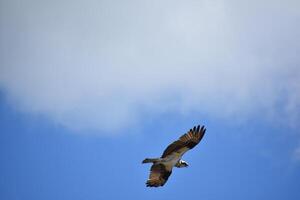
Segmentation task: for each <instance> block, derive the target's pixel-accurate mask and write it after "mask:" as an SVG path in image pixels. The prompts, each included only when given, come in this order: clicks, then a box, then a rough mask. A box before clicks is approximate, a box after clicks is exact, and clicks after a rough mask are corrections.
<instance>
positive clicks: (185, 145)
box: [161, 125, 206, 158]
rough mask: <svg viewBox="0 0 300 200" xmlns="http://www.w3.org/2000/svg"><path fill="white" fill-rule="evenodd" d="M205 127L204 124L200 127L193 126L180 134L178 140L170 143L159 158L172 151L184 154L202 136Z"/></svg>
mask: <svg viewBox="0 0 300 200" xmlns="http://www.w3.org/2000/svg"><path fill="white" fill-rule="evenodd" d="M205 131H206V129H205V128H204V126H202V127H201V128H200V125H199V126H197V127H196V126H195V127H194V128H193V129H190V130H189V131H188V132H187V133H186V134H184V135H182V136H181V137H180V138H179V139H178V140H176V141H175V142H173V143H172V144H170V145H169V146H168V147H167V148H166V149H165V151H164V152H163V155H162V156H161V158H164V157H166V156H168V155H170V154H172V153H174V152H177V153H180V154H184V153H185V152H186V151H188V150H190V149H192V148H194V147H195V146H196V145H197V144H198V143H199V142H200V141H201V139H202V138H203V135H204V134H205Z"/></svg>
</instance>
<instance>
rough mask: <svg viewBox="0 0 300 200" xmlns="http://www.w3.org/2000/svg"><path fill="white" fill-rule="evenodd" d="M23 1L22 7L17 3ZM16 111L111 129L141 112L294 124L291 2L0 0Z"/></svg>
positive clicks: (299, 71) (1, 75) (8, 84)
mask: <svg viewBox="0 0 300 200" xmlns="http://www.w3.org/2000/svg"><path fill="white" fill-rule="evenodd" d="M20 4H23V5H20ZM0 9H1V10H0V11H1V12H0V13H1V14H0V15H1V16H0V27H1V38H0V39H1V47H0V52H1V59H0V60H1V61H0V64H1V69H0V86H1V87H2V89H3V90H5V91H6V92H7V93H8V94H9V96H10V98H11V100H12V101H14V102H15V103H14V104H15V105H16V106H17V107H18V109H21V110H25V111H28V112H35V113H36V112H37V113H42V114H44V115H47V116H49V117H50V118H51V119H53V120H54V121H57V122H59V123H61V124H63V125H65V126H67V127H69V128H73V129H100V130H101V129H102V130H109V131H112V130H113V129H119V128H122V127H124V126H130V125H132V124H135V123H138V119H139V118H140V115H141V114H142V113H145V112H147V113H152V114H160V113H163V112H168V111H172V112H174V111H175V112H178V113H190V112H191V111H193V112H199V113H200V112H201V113H206V114H208V115H211V116H220V117H235V116H239V118H240V117H243V118H248V117H251V116H252V115H255V114H258V113H265V114H266V115H268V116H271V117H275V118H277V117H278V116H279V118H281V119H282V120H283V121H284V122H285V123H290V124H291V125H294V124H296V121H298V120H299V119H300V114H299V110H300V81H299V80H300V68H299V63H300V58H299V55H298V52H299V50H300V41H299V40H300V37H299V35H300V28H299V26H298V22H299V20H300V14H299V9H300V6H299V3H298V1H292V0H290V1H285V2H284V3H282V2H276V1H263V2H261V1H252V3H250V4H248V5H245V4H242V3H241V2H238V1H222V0H217V1H117V2H116V1H113V2H112V1H76V2H72V3H69V1H67V0H63V1H57V2H55V1H49V2H48V4H47V3H45V2H43V3H39V2H35V1H26V3H25V2H24V3H22V2H21V3H20V2H18V3H16V2H15V1H13V0H10V1H3V2H2V3H1V8H0Z"/></svg>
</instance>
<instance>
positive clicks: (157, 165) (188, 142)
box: [142, 125, 206, 187]
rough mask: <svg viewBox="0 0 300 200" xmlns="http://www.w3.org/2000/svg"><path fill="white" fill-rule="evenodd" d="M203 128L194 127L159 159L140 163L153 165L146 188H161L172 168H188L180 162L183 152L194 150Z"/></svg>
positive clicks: (148, 159) (171, 145) (150, 159)
mask: <svg viewBox="0 0 300 200" xmlns="http://www.w3.org/2000/svg"><path fill="white" fill-rule="evenodd" d="M205 131H206V128H204V126H201V127H200V125H199V126H197V127H196V126H195V127H194V128H193V129H190V130H189V131H188V132H187V133H185V134H184V135H182V136H181V137H180V138H179V139H178V140H176V141H174V142H173V143H172V144H170V145H169V146H168V147H167V148H166V149H165V151H164V152H163V154H162V156H161V157H160V158H146V159H145V160H143V162H142V163H153V164H152V166H151V169H150V175H149V179H148V180H147V182H146V185H147V187H159V186H163V185H164V184H165V183H166V182H167V180H168V178H169V176H170V175H171V173H172V169H173V167H177V168H183V167H188V163H187V162H185V161H183V160H181V157H182V156H183V154H184V153H185V152H187V151H188V150H190V149H192V148H194V147H195V146H196V145H197V144H198V143H199V142H200V141H201V139H202V137H203V135H204V134H205Z"/></svg>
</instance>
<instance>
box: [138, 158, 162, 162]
mask: <svg viewBox="0 0 300 200" xmlns="http://www.w3.org/2000/svg"><path fill="white" fill-rule="evenodd" d="M158 161H159V158H146V159H145V160H143V162H142V163H155V162H158Z"/></svg>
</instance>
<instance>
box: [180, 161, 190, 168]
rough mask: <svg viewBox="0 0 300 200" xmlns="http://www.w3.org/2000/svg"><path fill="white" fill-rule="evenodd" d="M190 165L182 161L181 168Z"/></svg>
mask: <svg viewBox="0 0 300 200" xmlns="http://www.w3.org/2000/svg"><path fill="white" fill-rule="evenodd" d="M188 166H189V164H188V163H187V162H185V161H184V160H180V165H179V167H180V168H182V167H188Z"/></svg>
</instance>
